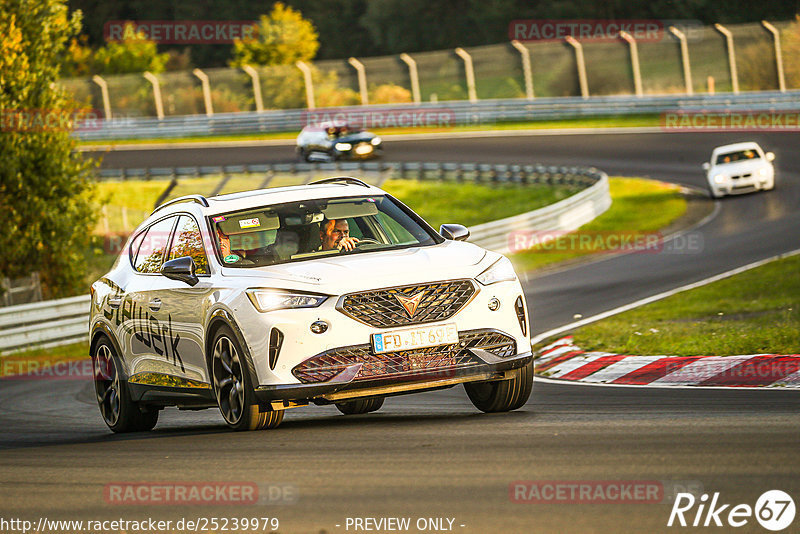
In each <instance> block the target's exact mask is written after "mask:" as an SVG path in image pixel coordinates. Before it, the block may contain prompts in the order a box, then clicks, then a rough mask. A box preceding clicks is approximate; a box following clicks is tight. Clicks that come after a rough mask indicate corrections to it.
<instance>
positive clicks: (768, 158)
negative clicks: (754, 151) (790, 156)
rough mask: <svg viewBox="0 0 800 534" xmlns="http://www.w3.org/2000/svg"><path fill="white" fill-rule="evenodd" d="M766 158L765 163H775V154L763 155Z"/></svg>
mask: <svg viewBox="0 0 800 534" xmlns="http://www.w3.org/2000/svg"><path fill="white" fill-rule="evenodd" d="M765 156H767V161H775V153H774V152H767V153H766V154H765Z"/></svg>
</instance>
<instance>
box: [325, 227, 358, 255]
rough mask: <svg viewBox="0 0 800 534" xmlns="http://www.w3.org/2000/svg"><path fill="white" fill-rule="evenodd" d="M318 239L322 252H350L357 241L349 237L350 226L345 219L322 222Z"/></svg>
mask: <svg viewBox="0 0 800 534" xmlns="http://www.w3.org/2000/svg"><path fill="white" fill-rule="evenodd" d="M319 238H320V241H322V250H334V249H339V250H345V251H348V252H349V251H351V250H353V249H355V248H356V243H358V239H356V238H355V237H350V225H349V224H348V223H347V219H329V220H325V221H322V224H321V225H320V227H319Z"/></svg>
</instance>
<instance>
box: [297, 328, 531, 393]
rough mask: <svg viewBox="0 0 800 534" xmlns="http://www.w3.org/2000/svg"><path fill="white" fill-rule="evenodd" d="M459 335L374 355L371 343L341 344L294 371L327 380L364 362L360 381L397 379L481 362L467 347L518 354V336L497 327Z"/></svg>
mask: <svg viewBox="0 0 800 534" xmlns="http://www.w3.org/2000/svg"><path fill="white" fill-rule="evenodd" d="M458 337H459V342H458V343H451V344H449V345H440V346H438V347H427V348H422V349H414V350H401V351H397V352H389V353H385V354H372V349H371V347H370V345H369V344H365V345H354V346H350V347H339V348H335V349H331V350H328V351H326V352H323V353H322V354H318V355H317V356H314V357H313V358H309V359H308V360H306V361H304V362H303V363H301V364H300V365H298V366H296V367H295V368H294V369H292V374H293V375H294V376H295V377H296V378H297V379H298V380H300V381H301V382H304V383H315V382H324V381H327V380H330V379H331V378H333V377H334V376H336V375H337V374H339V373H340V372H342V371H343V370H344V369H345V368H346V367H347V366H349V365H353V364H356V363H360V364H362V366H361V370H360V371H359V373H358V375H356V377H355V379H354V380H356V381H358V380H375V379H381V378H397V377H403V376H408V375H412V376H413V374H419V373H425V372H428V371H441V370H444V369H452V368H454V367H460V366H468V365H475V364H477V363H479V362H478V361H477V360H476V359H475V357H474V356H473V355H472V354H471V353H470V352H469V350H467V349H470V348H477V349H483V350H485V351H488V352H491V353H492V354H494V355H495V356H498V357H500V358H508V357H509V356H513V355H515V354H516V353H517V344H516V342H515V341H514V338H513V337H511V336H509V335H507V334H504V333H502V332H498V331H496V330H468V331H465V332H459V335H458Z"/></svg>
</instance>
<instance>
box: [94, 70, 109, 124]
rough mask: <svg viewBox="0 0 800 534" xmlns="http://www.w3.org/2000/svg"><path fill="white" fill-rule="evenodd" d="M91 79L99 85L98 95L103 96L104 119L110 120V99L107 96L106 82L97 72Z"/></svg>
mask: <svg viewBox="0 0 800 534" xmlns="http://www.w3.org/2000/svg"><path fill="white" fill-rule="evenodd" d="M92 81H93V82H94V83H96V84H97V85H99V86H100V95H101V96H102V98H103V113H104V114H105V119H106V120H111V99H109V98H108V84H107V83H106V81H105V80H104V79H103V78H101V77H100V76H98V75H97V74H95V75H94V76H92Z"/></svg>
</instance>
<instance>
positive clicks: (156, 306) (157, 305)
mask: <svg viewBox="0 0 800 534" xmlns="http://www.w3.org/2000/svg"><path fill="white" fill-rule="evenodd" d="M149 307H150V309H151V310H152V311H158V310H160V309H161V299H153V300H151V301H150V304H149Z"/></svg>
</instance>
